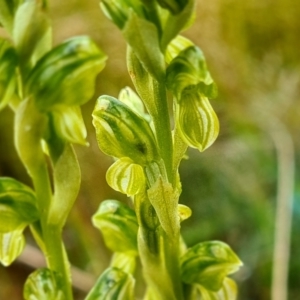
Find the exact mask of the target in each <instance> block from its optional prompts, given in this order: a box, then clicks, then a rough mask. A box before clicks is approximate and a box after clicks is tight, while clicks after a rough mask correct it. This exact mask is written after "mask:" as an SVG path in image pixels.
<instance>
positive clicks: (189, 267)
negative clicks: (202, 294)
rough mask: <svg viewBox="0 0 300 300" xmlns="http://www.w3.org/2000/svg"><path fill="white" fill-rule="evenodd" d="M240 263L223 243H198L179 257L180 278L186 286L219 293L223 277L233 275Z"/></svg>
mask: <svg viewBox="0 0 300 300" xmlns="http://www.w3.org/2000/svg"><path fill="white" fill-rule="evenodd" d="M242 265H243V264H242V262H241V261H240V259H239V258H238V257H237V256H236V254H235V253H234V252H233V251H232V249H231V248H230V247H229V246H228V245H227V244H225V243H222V242H219V241H210V242H203V243H199V244H197V245H195V246H193V247H192V248H190V249H188V251H187V252H186V253H185V254H184V255H183V256H182V257H181V278H182V281H183V282H185V283H188V284H194V283H197V284H200V285H201V286H203V287H204V288H205V289H207V290H210V291H215V292H217V291H219V290H220V289H221V288H222V285H223V281H224V279H225V277H226V276H227V275H229V274H232V273H235V272H236V271H237V270H238V269H239V268H240V267H241V266H242Z"/></svg>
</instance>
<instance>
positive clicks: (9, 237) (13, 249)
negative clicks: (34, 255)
mask: <svg viewBox="0 0 300 300" xmlns="http://www.w3.org/2000/svg"><path fill="white" fill-rule="evenodd" d="M24 247H25V239H24V236H23V234H22V230H14V231H11V232H7V233H0V263H2V264H3V265H4V266H9V265H10V264H11V263H12V262H13V261H14V260H15V259H16V258H17V257H18V256H19V255H20V254H21V252H22V251H23V249H24Z"/></svg>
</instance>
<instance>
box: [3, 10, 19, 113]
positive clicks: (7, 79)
mask: <svg viewBox="0 0 300 300" xmlns="http://www.w3.org/2000/svg"><path fill="white" fill-rule="evenodd" d="M0 10H1V6H0ZM17 63H18V58H17V55H16V53H15V50H14V48H13V47H12V46H11V44H10V43H9V42H8V41H7V40H5V39H1V38H0V110H1V109H2V108H4V107H5V105H6V104H7V103H8V102H9V101H10V100H11V97H12V96H13V94H14V92H15V89H16V67H17Z"/></svg>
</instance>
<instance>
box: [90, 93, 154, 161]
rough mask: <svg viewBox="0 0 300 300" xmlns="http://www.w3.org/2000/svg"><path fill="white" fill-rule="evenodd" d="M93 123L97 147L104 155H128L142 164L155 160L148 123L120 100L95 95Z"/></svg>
mask: <svg viewBox="0 0 300 300" xmlns="http://www.w3.org/2000/svg"><path fill="white" fill-rule="evenodd" d="M93 124H94V126H95V128H96V135H97V140H98V145H99V148H100V149H101V150H102V151H103V152H104V153H106V154H107V155H110V156H114V157H118V158H122V157H129V158H130V159H131V160H132V161H134V162H135V163H137V164H140V165H142V166H143V165H145V164H147V163H148V162H151V161H153V160H156V159H157V156H158V154H157V149H156V145H155V138H154V135H153V132H152V130H151V128H150V126H149V124H148V122H147V121H146V120H145V119H143V118H142V117H140V116H138V115H137V114H135V113H134V112H133V111H132V110H131V109H130V108H129V107H128V106H127V105H125V104H123V103H122V102H121V101H119V100H117V99H115V98H113V97H109V96H101V97H100V98H98V100H97V103H96V106H95V109H94V111H93Z"/></svg>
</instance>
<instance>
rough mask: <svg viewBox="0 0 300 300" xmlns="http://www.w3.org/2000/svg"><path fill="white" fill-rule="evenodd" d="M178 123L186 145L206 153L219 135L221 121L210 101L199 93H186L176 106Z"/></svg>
mask: <svg viewBox="0 0 300 300" xmlns="http://www.w3.org/2000/svg"><path fill="white" fill-rule="evenodd" d="M176 122H177V126H178V130H179V133H180V135H181V138H182V139H183V140H184V141H185V143H186V144H187V145H188V146H190V147H192V148H197V149H199V151H201V152H202V151H204V150H205V149H206V148H208V147H209V146H210V145H211V144H212V143H213V142H214V141H215V140H216V138H217V136H218V134H219V120H218V117H217V115H216V113H215V111H214V110H213V108H212V106H211V104H210V102H209V100H208V99H207V98H206V97H204V96H202V95H201V94H200V93H199V92H195V91H191V92H189V93H187V92H186V93H184V95H183V96H182V101H181V102H180V103H179V104H176Z"/></svg>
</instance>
